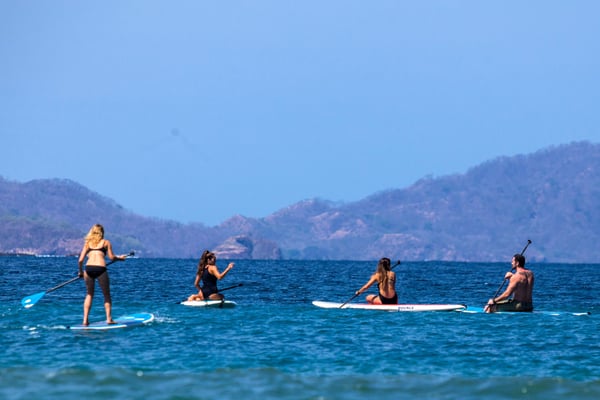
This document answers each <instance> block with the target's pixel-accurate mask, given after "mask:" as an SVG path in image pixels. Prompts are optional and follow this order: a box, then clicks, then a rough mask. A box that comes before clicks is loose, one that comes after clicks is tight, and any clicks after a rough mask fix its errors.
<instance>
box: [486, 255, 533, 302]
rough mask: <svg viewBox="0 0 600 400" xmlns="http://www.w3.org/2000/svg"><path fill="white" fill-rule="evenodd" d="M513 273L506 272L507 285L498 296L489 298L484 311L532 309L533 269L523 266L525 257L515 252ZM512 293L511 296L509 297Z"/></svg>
mask: <svg viewBox="0 0 600 400" xmlns="http://www.w3.org/2000/svg"><path fill="white" fill-rule="evenodd" d="M512 267H513V269H516V271H515V273H512V272H507V273H506V276H505V277H504V279H510V280H509V282H508V287H507V288H506V290H505V291H504V293H502V294H501V295H500V296H498V297H496V298H493V299H490V300H489V301H488V303H487V305H486V306H485V312H488V313H493V312H496V311H533V280H534V279H533V271H531V270H529V269H527V268H525V257H523V256H522V255H521V254H515V255H514V256H513V259H512ZM511 295H512V298H511Z"/></svg>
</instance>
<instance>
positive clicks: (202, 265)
mask: <svg viewBox="0 0 600 400" xmlns="http://www.w3.org/2000/svg"><path fill="white" fill-rule="evenodd" d="M209 259H213V260H214V259H216V258H215V253H213V252H211V251H209V250H204V252H203V253H202V255H201V256H200V261H198V272H196V273H197V274H198V275H200V277H202V274H203V273H204V270H205V269H206V266H207V265H208V260H209Z"/></svg>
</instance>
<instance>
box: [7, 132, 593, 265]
mask: <svg viewBox="0 0 600 400" xmlns="http://www.w3.org/2000/svg"><path fill="white" fill-rule="evenodd" d="M599 199H600V145H597V144H591V143H588V142H578V143H572V144H568V145H561V146H556V147H551V148H547V149H544V150H540V151H538V152H535V153H533V154H528V155H519V156H515V157H501V158H497V159H494V160H490V161H488V162H485V163H483V164H481V165H478V166H476V167H474V168H471V169H470V170H469V171H467V172H466V173H465V174H456V175H450V176H444V177H438V178H431V177H428V178H424V179H421V180H419V181H417V182H416V183H414V184H413V185H411V186H410V187H408V188H404V189H392V190H387V191H384V192H380V193H375V194H373V195H371V196H369V197H367V198H365V199H363V200H360V201H357V202H353V203H347V204H342V205H340V204H334V203H332V202H328V201H325V200H320V199H312V200H306V201H302V202H299V203H296V204H293V205H291V206H289V207H287V208H284V209H282V210H279V211H277V212H275V213H273V214H272V215H269V216H267V217H265V218H259V219H254V218H246V217H243V216H239V215H237V216H233V217H232V218H230V219H229V220H227V221H225V222H224V223H223V224H221V225H219V226H216V227H207V226H205V225H203V224H181V223H177V222H173V221H167V220H161V219H156V218H147V217H143V216H140V215H137V214H135V213H133V212H131V211H128V210H125V209H123V207H121V206H120V205H118V204H117V203H115V202H114V201H113V200H111V199H109V198H106V197H104V196H101V195H100V194H98V193H95V192H92V191H90V190H88V189H87V188H85V187H83V186H81V185H79V184H77V183H75V182H73V181H69V180H60V179H51V180H35V181H30V182H27V183H18V182H11V181H7V180H5V179H3V178H0V253H28V254H57V255H65V254H74V253H77V252H78V251H79V249H80V247H81V244H82V237H83V235H85V233H86V232H87V230H88V229H89V227H90V226H91V225H92V224H94V223H96V222H99V223H102V224H103V225H104V226H105V228H106V230H107V237H109V238H110V239H111V240H112V241H113V243H114V247H115V249H117V251H119V252H125V251H129V250H132V249H133V250H135V251H136V252H137V254H139V255H140V256H142V257H169V258H189V257H191V258H197V257H199V255H200V253H201V252H202V250H204V249H207V248H208V249H213V250H215V251H217V252H218V253H219V255H220V257H222V258H238V259H243V258H246V259H280V258H284V259H353V260H373V259H377V258H380V257H382V256H384V255H387V256H389V257H391V258H393V259H396V258H399V259H402V260H447V261H507V260H509V259H510V257H511V256H512V254H513V253H516V252H519V251H520V250H521V249H522V248H523V246H524V245H525V243H526V241H527V239H531V240H532V241H533V244H532V245H531V246H530V248H529V249H528V250H527V256H528V259H529V260H534V261H547V262H600V246H598V243H599V242H600V241H599V239H600V200H599Z"/></svg>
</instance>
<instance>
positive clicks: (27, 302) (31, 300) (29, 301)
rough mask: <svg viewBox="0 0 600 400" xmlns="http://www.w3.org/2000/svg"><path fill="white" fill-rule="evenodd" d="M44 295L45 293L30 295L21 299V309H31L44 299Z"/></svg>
mask: <svg viewBox="0 0 600 400" xmlns="http://www.w3.org/2000/svg"><path fill="white" fill-rule="evenodd" d="M45 294H46V292H39V293H36V294H32V295H31V296H27V297H23V300H21V305H22V306H23V307H25V308H31V307H33V306H34V305H35V303H37V302H38V301H39V300H40V299H41V298H42V297H44V295H45Z"/></svg>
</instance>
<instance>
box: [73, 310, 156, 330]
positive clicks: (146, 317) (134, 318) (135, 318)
mask: <svg viewBox="0 0 600 400" xmlns="http://www.w3.org/2000/svg"><path fill="white" fill-rule="evenodd" d="M152 321H154V315H153V314H150V313H138V314H131V315H124V316H122V317H119V318H116V319H115V323H114V324H107V323H106V321H100V322H92V323H91V324H89V325H73V326H68V327H67V328H69V329H71V330H74V331H106V330H109V329H119V328H131V327H134V326H139V325H144V324H147V323H150V322H152Z"/></svg>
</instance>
